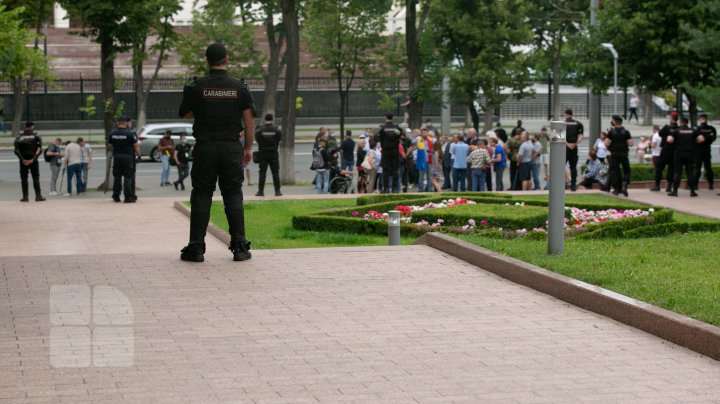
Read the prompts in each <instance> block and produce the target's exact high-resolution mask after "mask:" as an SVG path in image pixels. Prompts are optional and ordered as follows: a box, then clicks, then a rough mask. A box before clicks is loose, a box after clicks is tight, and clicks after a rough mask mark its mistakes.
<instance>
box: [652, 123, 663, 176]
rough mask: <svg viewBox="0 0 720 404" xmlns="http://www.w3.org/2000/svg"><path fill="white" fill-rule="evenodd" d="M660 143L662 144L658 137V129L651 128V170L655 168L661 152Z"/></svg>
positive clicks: (655, 127) (656, 127) (657, 127)
mask: <svg viewBox="0 0 720 404" xmlns="http://www.w3.org/2000/svg"><path fill="white" fill-rule="evenodd" d="M660 142H662V137H660V127H659V126H657V125H655V126H653V135H652V137H651V138H650V149H652V164H653V169H655V168H657V161H658V159H659V158H660V151H661V150H662V147H660Z"/></svg>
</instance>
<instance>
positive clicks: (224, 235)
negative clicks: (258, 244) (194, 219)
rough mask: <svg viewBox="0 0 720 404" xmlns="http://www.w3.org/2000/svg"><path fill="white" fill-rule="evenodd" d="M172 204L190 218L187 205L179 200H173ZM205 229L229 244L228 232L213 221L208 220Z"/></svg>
mask: <svg viewBox="0 0 720 404" xmlns="http://www.w3.org/2000/svg"><path fill="white" fill-rule="evenodd" d="M174 206H175V209H177V210H179V211H180V212H182V213H183V214H184V215H185V216H187V217H188V219H189V218H190V209H189V208H188V207H187V206H185V204H184V203H182V202H180V201H175V203H174ZM207 230H208V233H210V234H212V235H213V236H215V238H217V239H218V240H220V242H222V243H224V244H225V245H230V234H228V233H227V232H226V231H224V230H223V229H221V228H219V227H217V226H216V225H215V224H214V223H212V222H210V223H209V224H208V229H207Z"/></svg>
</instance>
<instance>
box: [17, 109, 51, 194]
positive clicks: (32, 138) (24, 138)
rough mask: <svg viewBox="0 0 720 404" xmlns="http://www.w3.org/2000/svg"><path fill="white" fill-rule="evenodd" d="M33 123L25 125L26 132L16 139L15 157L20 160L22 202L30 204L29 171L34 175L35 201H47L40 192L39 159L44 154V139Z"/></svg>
mask: <svg viewBox="0 0 720 404" xmlns="http://www.w3.org/2000/svg"><path fill="white" fill-rule="evenodd" d="M34 129H35V125H34V124H33V123H32V122H26V123H25V131H24V132H23V133H20V134H19V135H18V136H17V137H16V138H15V143H14V146H15V155H16V156H17V157H18V159H19V160H20V181H21V183H22V193H23V197H22V199H20V202H29V201H30V199H28V171H29V172H30V174H31V175H32V180H33V188H35V201H37V202H42V201H44V200H45V198H43V196H42V191H41V190H40V170H39V169H40V165H39V163H38V157H39V156H40V153H41V152H42V139H40V136H38V134H37V133H35V131H34Z"/></svg>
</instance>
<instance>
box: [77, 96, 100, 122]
mask: <svg viewBox="0 0 720 404" xmlns="http://www.w3.org/2000/svg"><path fill="white" fill-rule="evenodd" d="M78 110H79V111H80V112H83V113H85V114H86V115H87V118H88V119H92V117H93V116H95V113H96V112H97V108H95V96H94V95H88V96H87V98H86V99H85V106H84V107H80V108H78Z"/></svg>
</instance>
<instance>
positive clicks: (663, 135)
mask: <svg viewBox="0 0 720 404" xmlns="http://www.w3.org/2000/svg"><path fill="white" fill-rule="evenodd" d="M677 121H678V113H677V112H675V111H673V112H671V113H670V123H669V124H667V125H665V126H663V128H662V129H660V133H658V134H659V135H660V139H661V140H660V147H661V148H662V149H661V150H660V158H659V159H658V163H657V166H656V167H655V187H653V188H650V190H651V191H660V181H661V180H662V173H663V170H664V169H665V167H667V176H666V177H665V178H666V179H667V187H666V188H665V192H668V193H670V192H672V184H673V181H674V180H675V145H674V144H672V143H668V141H667V139H668V136H670V135H671V134H674V133H675V132H676V131H677V129H678V124H677Z"/></svg>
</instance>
